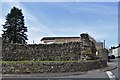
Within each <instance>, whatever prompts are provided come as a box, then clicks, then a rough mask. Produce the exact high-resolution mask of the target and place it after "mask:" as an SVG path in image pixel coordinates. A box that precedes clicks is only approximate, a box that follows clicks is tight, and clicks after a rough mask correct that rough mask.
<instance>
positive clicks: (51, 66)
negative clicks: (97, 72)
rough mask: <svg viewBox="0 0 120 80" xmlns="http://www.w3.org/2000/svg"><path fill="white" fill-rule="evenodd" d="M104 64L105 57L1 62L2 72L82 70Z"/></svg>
mask: <svg viewBox="0 0 120 80" xmlns="http://www.w3.org/2000/svg"><path fill="white" fill-rule="evenodd" d="M106 66H107V60H105V59H98V60H92V61H79V62H29V63H14V64H8V63H4V64H2V74H32V73H61V72H84V71H89V70H93V69H100V68H103V67H106Z"/></svg>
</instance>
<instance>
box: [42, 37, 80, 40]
mask: <svg viewBox="0 0 120 80" xmlns="http://www.w3.org/2000/svg"><path fill="white" fill-rule="evenodd" d="M71 38H80V37H43V38H42V39H41V41H43V40H55V39H71Z"/></svg>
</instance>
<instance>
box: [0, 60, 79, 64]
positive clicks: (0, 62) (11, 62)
mask: <svg viewBox="0 0 120 80" xmlns="http://www.w3.org/2000/svg"><path fill="white" fill-rule="evenodd" d="M31 62H32V63H33V62H41V63H43V62H79V61H70V60H69V61H33V60H30V61H0V64H16V63H17V64H18V63H19V64H24V63H31Z"/></svg>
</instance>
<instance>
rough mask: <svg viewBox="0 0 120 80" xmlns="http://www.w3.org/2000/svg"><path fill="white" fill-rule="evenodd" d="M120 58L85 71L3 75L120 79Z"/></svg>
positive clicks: (38, 79)
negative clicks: (95, 68)
mask: <svg viewBox="0 0 120 80" xmlns="http://www.w3.org/2000/svg"><path fill="white" fill-rule="evenodd" d="M118 60H120V58H119V59H118V58H116V59H115V60H110V62H108V67H106V68H103V69H97V70H92V71H88V72H85V73H79V72H78V73H64V74H62V73H58V74H34V75H32V76H31V75H27V76H26V75H22V77H18V76H16V75H15V76H14V77H12V76H11V77H10V76H9V75H7V76H5V75H3V77H2V80H119V79H120V75H119V73H118V70H119V68H118V67H119V64H120V61H118ZM53 75H56V76H53ZM118 78H119V79H118Z"/></svg>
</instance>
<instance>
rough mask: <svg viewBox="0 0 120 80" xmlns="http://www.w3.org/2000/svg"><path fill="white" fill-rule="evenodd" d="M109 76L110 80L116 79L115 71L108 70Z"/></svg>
mask: <svg viewBox="0 0 120 80" xmlns="http://www.w3.org/2000/svg"><path fill="white" fill-rule="evenodd" d="M106 73H107V75H108V77H109V78H110V80H115V75H113V73H112V72H111V71H106Z"/></svg>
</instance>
